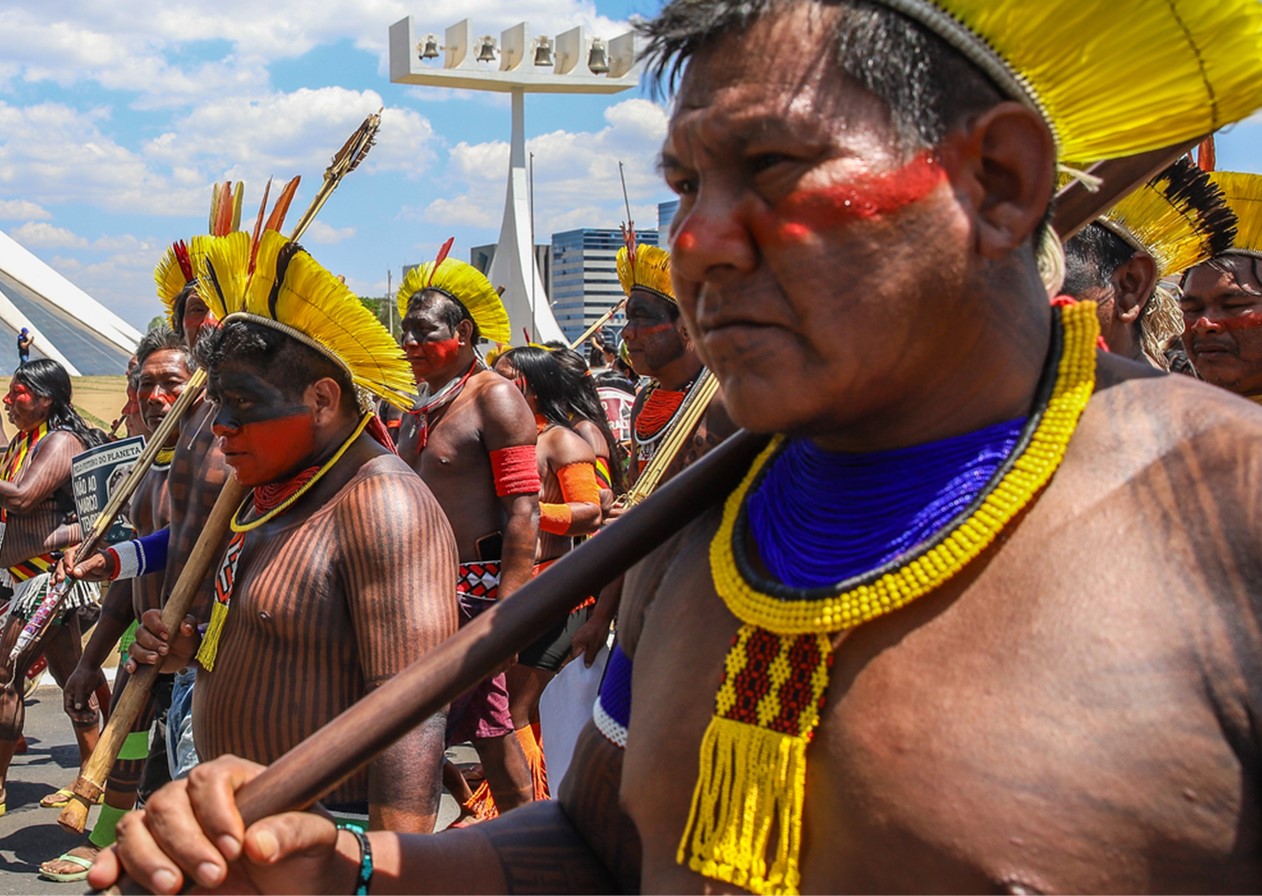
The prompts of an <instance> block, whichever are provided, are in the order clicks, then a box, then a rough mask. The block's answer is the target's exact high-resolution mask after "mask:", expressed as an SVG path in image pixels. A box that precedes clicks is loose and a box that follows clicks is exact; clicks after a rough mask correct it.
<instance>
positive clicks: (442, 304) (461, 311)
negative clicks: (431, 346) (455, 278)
mask: <svg viewBox="0 0 1262 896" xmlns="http://www.w3.org/2000/svg"><path fill="white" fill-rule="evenodd" d="M430 308H435V310H436V311H437V313H438V319H439V321H441V322H442V323H443V324H444V325H445V326H446V327H447V329H449V330H451V332H453V333H454V332H456V327H458V326H460V324H461V322H462V321H466V320H467V321H468V322H469V323H471V324H473V335H472V336H471V337H470V339H469V341H470V342H472V343H473V344H474V345H477V344H478V342H480V341H481V339H482V331H481V330H479V329H478V322H477V321H476V320H474V319H473V315H472V314H470V313H469V309H468V308H466V307H465V306H464V302H462V301H460V300H459V299H458V298H456V297H455V296H453V295H452V294H451V293H449V292H447V291H446V290H442V289H438V288H437V287H434V286H427V287H425V288H424V289H421V290H418V291H417V292H414V293H412V297H411V298H409V299H408V314H411V313H412V312H413V311H428V310H429V309H430Z"/></svg>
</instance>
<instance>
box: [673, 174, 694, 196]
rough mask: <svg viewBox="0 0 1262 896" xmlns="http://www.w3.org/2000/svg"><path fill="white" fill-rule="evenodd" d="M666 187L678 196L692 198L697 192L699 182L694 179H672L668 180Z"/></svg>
mask: <svg viewBox="0 0 1262 896" xmlns="http://www.w3.org/2000/svg"><path fill="white" fill-rule="evenodd" d="M666 185H667V186H668V187H670V189H671V190H672V191H673V192H674V193H675V195H677V196H691V195H692V194H693V193H695V192H697V181H696V179H695V178H692V177H671V178H667V179H666Z"/></svg>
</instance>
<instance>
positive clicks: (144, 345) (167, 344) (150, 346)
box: [136, 324, 197, 377]
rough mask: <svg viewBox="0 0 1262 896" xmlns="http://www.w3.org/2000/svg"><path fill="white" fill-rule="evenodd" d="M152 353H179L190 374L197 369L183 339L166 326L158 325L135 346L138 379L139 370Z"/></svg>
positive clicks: (190, 350) (191, 352)
mask: <svg viewBox="0 0 1262 896" xmlns="http://www.w3.org/2000/svg"><path fill="white" fill-rule="evenodd" d="M154 352H179V353H180V354H182V355H183V356H184V363H185V365H186V366H187V367H188V369H189V372H190V373H192V372H193V371H194V370H196V369H197V362H196V361H195V360H194V359H193V351H192V349H190V348H189V347H188V345H187V344H185V342H184V337H183V336H181V335H180V334H179V333H176V332H175V331H174V330H172V329H171V328H170V327H168V326H167V325H166V324H158V325H157V326H156V327H154V328H153V329H152V330H150V331H149V332H148V333H146V334H145V335H144V336H143V337H142V338H141V340H140V344H139V345H137V346H136V374H137V377H139V372H140V368H141V367H143V366H144V364H145V361H146V360H148V358H149V356H150V355H152V354H153V353H154Z"/></svg>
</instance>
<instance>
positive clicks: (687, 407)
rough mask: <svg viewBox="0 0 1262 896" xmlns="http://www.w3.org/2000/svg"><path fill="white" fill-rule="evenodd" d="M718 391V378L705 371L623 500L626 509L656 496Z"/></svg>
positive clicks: (706, 369)
mask: <svg viewBox="0 0 1262 896" xmlns="http://www.w3.org/2000/svg"><path fill="white" fill-rule="evenodd" d="M718 391H719V380H718V378H717V377H716V376H715V375H714V374H713V373H711V372H710V368H708V367H703V368H701V375H700V376H699V377H697V381H696V382H695V383H693V385H692V388H691V389H689V390H688V394H687V395H685V396H684V400H683V403H682V404H681V405H680V406H679V411H678V416H676V417H675V420H674V421H673V422H672V423H671V424H670V429H668V430H667V431H666V432H665V433H664V434H663V435H662V443H661V444H660V445H659V446H658V447H657V453H655V454H654V455H653V459H652V460H650V461H649V462H648V464H647V465H646V466H645V467H644V470H643V471H642V472H641V473H640V475H639V476H637V477H636V479H635V484H634V485H632V486H631V488H630V489H628V490H627V493H626V495H625V496H624V497H623V499H622V504H623V505H624V506H626V507H634V506H635V505H636V504H639V503H640V502H641V501H643V500H644V499H645V498H647V497H648V496H649V495H651V494H652V493H653V491H654V490H655V489H656V488H657V486H658V483H660V482H661V481H662V477H663V476H665V475H666V471H667V470H669V469H670V465H671V464H673V463H674V462H675V459H676V458H677V457H679V452H681V451H683V449H684V446H685V445H686V444H688V439H689V437H691V436H692V433H693V430H695V429H696V428H697V424H698V423H700V422H701V418H702V416H704V415H705V412H706V411H707V410H709V408H710V402H711V401H713V400H714V396H715V394H716V393H717V392H718ZM632 462H634V459H632Z"/></svg>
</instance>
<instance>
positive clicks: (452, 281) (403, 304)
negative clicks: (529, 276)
mask: <svg viewBox="0 0 1262 896" xmlns="http://www.w3.org/2000/svg"><path fill="white" fill-rule="evenodd" d="M449 248H450V240H449V241H448V244H447V245H446V246H444V247H443V249H444V251H443V252H440V253H439V257H438V259H437V260H436V261H429V262H426V263H425V264H423V265H419V266H417V267H414V268H412V270H410V271H408V274H407V276H406V277H404V278H403V283H402V284H400V286H399V292H398V293H397V295H396V299H397V301H398V304H399V317H400V319H402V318H404V317H407V314H408V303H409V302H410V301H411V298H412V296H414V295H416V294H417V293H418V292H424V291H425V290H427V289H434V290H437V291H438V292H441V293H444V294H445V295H448V296H450V297H451V298H453V299H455V300H456V301H457V302H459V303H460V304H461V305H463V306H464V307H465V309H466V310H467V311H468V312H469V317H471V318H473V322H474V323H475V324H477V325H478V332H479V333H481V335H482V338H483V339H485V340H486V341H487V342H494V343H506V342H511V341H512V338H513V332H512V325H511V324H510V323H509V320H508V310H507V309H505V307H504V302H503V301H502V300H501V299H500V294H499V293H498V292H497V291H496V290H495V287H494V286H492V285H491V281H490V280H488V279H486V275H485V274H483V273H482V272H481V271H479V270H478V269H477V268H475V267H474V266H473V265H471V264H465V263H464V262H463V261H458V260H456V259H454V258H448V257H447V254H446V251H445V250H447V249H449Z"/></svg>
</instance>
